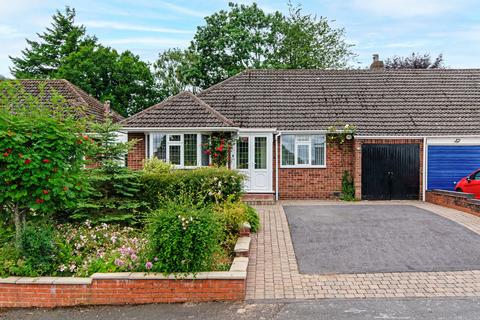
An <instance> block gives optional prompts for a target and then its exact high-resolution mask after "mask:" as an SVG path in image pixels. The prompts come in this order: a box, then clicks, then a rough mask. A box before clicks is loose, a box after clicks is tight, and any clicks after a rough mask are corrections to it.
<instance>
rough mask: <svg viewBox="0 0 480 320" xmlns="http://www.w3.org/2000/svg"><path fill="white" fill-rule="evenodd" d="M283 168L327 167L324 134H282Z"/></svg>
mask: <svg viewBox="0 0 480 320" xmlns="http://www.w3.org/2000/svg"><path fill="white" fill-rule="evenodd" d="M280 139H281V142H282V143H281V148H282V150H281V166H282V168H325V167H326V161H327V153H326V143H325V141H326V139H325V136H324V135H316V134H314V135H305V134H302V135H295V134H285V135H282V136H281V138H280Z"/></svg>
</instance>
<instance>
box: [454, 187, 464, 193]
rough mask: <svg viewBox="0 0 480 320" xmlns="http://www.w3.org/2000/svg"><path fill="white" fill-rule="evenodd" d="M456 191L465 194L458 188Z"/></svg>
mask: <svg viewBox="0 0 480 320" xmlns="http://www.w3.org/2000/svg"><path fill="white" fill-rule="evenodd" d="M455 191H457V192H463V190H462V189H460V188H457V189H456V190H455Z"/></svg>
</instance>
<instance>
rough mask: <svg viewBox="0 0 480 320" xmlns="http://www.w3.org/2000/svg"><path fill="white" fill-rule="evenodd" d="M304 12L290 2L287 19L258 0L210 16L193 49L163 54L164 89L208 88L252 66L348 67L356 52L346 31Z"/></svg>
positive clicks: (160, 69)
mask: <svg viewBox="0 0 480 320" xmlns="http://www.w3.org/2000/svg"><path fill="white" fill-rule="evenodd" d="M301 10H302V9H301V7H300V6H297V7H294V6H292V5H290V14H289V16H287V17H286V16H284V15H283V14H281V13H280V12H278V11H277V12H274V13H265V12H264V11H263V10H262V9H260V8H259V7H258V6H257V5H256V4H255V3H253V4H252V5H243V4H242V5H240V4H234V3H229V9H228V10H220V11H218V12H216V13H214V14H213V15H211V16H208V17H206V18H205V21H206V25H204V26H200V27H198V28H197V32H196V34H195V35H194V38H193V40H192V42H191V45H190V47H189V48H188V50H187V51H184V52H182V51H179V50H171V51H166V52H164V53H163V54H161V55H160V57H159V60H158V61H157V63H156V64H155V65H156V70H157V71H156V75H157V78H158V81H157V82H159V83H160V84H161V86H162V89H161V90H163V91H164V92H166V93H168V94H170V93H176V92H178V89H179V88H187V89H190V88H195V87H199V88H206V87H209V86H212V85H214V84H216V83H218V82H220V81H222V80H225V79H226V78H228V77H231V76H233V75H235V74H237V73H239V72H241V71H243V70H245V69H247V68H342V67H344V66H345V65H346V61H347V59H348V58H349V57H350V56H351V55H352V52H351V51H350V50H349V49H350V45H348V44H347V43H346V42H345V40H344V30H343V29H335V28H332V27H331V26H330V25H329V23H328V21H327V19H325V18H317V17H315V16H312V15H303V14H302V11H301ZM164 68H165V69H166V70H165V69H164Z"/></svg>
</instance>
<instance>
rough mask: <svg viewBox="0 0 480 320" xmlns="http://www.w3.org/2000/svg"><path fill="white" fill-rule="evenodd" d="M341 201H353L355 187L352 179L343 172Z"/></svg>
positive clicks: (346, 172) (348, 174)
mask: <svg viewBox="0 0 480 320" xmlns="http://www.w3.org/2000/svg"><path fill="white" fill-rule="evenodd" d="M340 199H341V200H344V201H354V200H355V185H354V184H353V177H352V176H351V175H350V173H349V172H348V171H347V170H345V171H344V172H343V176H342V195H341V196H340Z"/></svg>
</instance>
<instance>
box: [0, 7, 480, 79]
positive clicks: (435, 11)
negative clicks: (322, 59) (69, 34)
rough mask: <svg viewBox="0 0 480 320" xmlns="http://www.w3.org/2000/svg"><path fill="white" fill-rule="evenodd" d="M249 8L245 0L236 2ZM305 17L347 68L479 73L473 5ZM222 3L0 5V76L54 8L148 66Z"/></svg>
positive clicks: (325, 10) (324, 11)
mask: <svg viewBox="0 0 480 320" xmlns="http://www.w3.org/2000/svg"><path fill="white" fill-rule="evenodd" d="M237 2H240V3H250V2H251V1H245V0H241V1H237ZM256 2H257V3H258V5H259V6H260V7H261V8H262V9H264V10H265V11H268V12H273V11H276V10H278V11H282V12H284V13H286V12H287V0H284V1H283V0H281V1H278V0H277V1H274V0H267V1H263V0H258V1H256ZM292 2H293V3H295V4H296V3H299V4H301V5H302V7H303V11H304V13H308V14H314V15H317V16H323V17H326V18H327V19H328V20H330V21H331V24H332V25H333V26H335V27H342V28H344V29H345V35H346V40H347V42H348V43H351V44H353V45H354V46H353V48H352V50H353V51H354V53H355V54H356V57H355V58H354V59H353V60H352V61H351V62H350V64H351V65H352V66H354V67H365V66H368V65H369V64H370V62H371V59H372V54H373V53H378V54H380V58H381V59H382V58H383V59H385V58H387V57H391V56H394V55H400V56H401V55H408V54H410V53H411V52H419V53H430V54H431V55H432V56H437V55H438V54H443V56H444V60H445V64H446V66H447V67H450V68H479V67H480V61H479V56H480V10H479V9H480V0H337V1H335V0H303V1H301V0H300V1H292ZM227 3H228V1H225V0H201V1H197V0H189V1H187V0H185V1H184V0H177V1H174V0H122V1H121V0H84V1H72V0H70V1H65V0H42V1H40V0H14V1H11V0H0V44H1V45H0V74H2V75H5V76H7V77H10V76H11V75H10V72H9V67H11V61H10V59H9V56H14V57H16V56H19V55H20V51H21V50H22V49H24V48H25V47H26V42H25V39H26V38H28V39H36V33H37V32H43V31H44V30H45V28H46V27H48V26H49V25H50V22H51V16H52V15H53V14H54V13H55V10H56V9H63V8H64V7H65V5H69V6H71V7H74V8H75V9H76V10H77V22H78V23H80V24H83V25H85V26H86V27H87V32H88V34H92V35H96V36H97V37H98V38H99V40H100V42H101V43H102V44H104V45H109V46H111V47H113V48H115V49H117V50H119V51H123V50H127V49H128V50H131V51H133V52H134V53H136V54H138V55H140V57H141V58H142V59H144V60H146V61H149V62H153V61H155V59H156V57H157V56H158V53H160V52H162V51H163V50H165V49H167V48H172V47H180V48H183V47H187V46H188V44H189V41H190V40H191V39H192V37H193V35H194V33H195V30H196V27H197V26H199V25H203V24H204V19H203V18H204V17H205V16H208V15H210V14H212V13H214V12H215V11H218V10H220V9H225V8H227Z"/></svg>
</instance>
